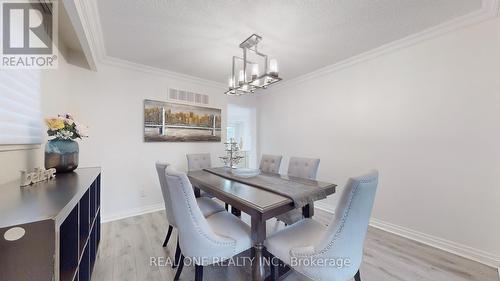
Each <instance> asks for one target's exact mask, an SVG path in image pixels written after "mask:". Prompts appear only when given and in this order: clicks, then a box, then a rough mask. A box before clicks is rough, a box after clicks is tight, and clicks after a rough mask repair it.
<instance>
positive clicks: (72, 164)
mask: <svg viewBox="0 0 500 281" xmlns="http://www.w3.org/2000/svg"><path fill="white" fill-rule="evenodd" d="M78 153H79V148H78V143H77V142H76V141H73V140H63V139H53V140H49V141H48V142H47V144H46V145H45V169H50V168H55V169H56V171H57V173H67V172H71V171H73V170H75V169H76V168H77V167H78Z"/></svg>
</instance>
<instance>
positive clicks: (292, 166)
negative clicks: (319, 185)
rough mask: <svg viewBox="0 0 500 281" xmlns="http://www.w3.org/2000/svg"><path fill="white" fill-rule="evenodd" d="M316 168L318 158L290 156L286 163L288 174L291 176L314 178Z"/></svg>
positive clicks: (316, 171) (317, 166)
mask: <svg viewBox="0 0 500 281" xmlns="http://www.w3.org/2000/svg"><path fill="white" fill-rule="evenodd" d="M318 168H319V159H314V158H301V157H292V158H290V162H289V163H288V175H289V176H291V177H297V178H304V179H310V180H315V179H316V174H317V173H318Z"/></svg>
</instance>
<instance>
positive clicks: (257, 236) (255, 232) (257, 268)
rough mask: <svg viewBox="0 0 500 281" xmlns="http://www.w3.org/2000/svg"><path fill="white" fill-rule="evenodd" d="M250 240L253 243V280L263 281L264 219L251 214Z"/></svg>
mask: <svg viewBox="0 0 500 281" xmlns="http://www.w3.org/2000/svg"><path fill="white" fill-rule="evenodd" d="M252 240H253V243H254V260H253V265H252V276H253V278H252V279H253V281H264V280H265V279H266V270H265V262H264V251H265V248H264V240H266V221H265V220H263V219H262V217H261V216H259V215H254V216H252Z"/></svg>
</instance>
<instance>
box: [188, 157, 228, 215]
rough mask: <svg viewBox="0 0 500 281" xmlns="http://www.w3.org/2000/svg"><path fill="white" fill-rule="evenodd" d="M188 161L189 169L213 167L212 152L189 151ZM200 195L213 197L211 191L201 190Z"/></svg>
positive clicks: (226, 205) (226, 206) (196, 169)
mask: <svg viewBox="0 0 500 281" xmlns="http://www.w3.org/2000/svg"><path fill="white" fill-rule="evenodd" d="M186 157H187V161H188V171H199V170H203V169H206V168H211V167H212V159H211V157H210V153H188V154H186ZM200 196H202V197H210V198H213V197H214V196H212V195H211V194H209V193H206V192H205V191H200ZM225 208H226V210H229V204H227V203H225Z"/></svg>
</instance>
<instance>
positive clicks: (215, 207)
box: [156, 162, 224, 264]
mask: <svg viewBox="0 0 500 281" xmlns="http://www.w3.org/2000/svg"><path fill="white" fill-rule="evenodd" d="M169 165H170V164H168V163H161V162H157V163H156V172H157V173H158V179H159V180H160V187H161V193H162V195H163V201H164V202H165V212H166V213H167V220H168V224H169V225H168V231H167V236H166V237H165V241H164V242H163V247H166V246H167V243H168V240H170V236H171V235H172V230H173V228H174V227H175V228H177V223H176V221H175V217H174V215H173V210H172V205H171V204H170V203H169V202H170V199H169V197H168V192H167V189H168V183H167V179H166V176H165V169H166V168H167V167H168V166H169ZM196 203H197V204H198V206H199V208H200V210H201V212H202V214H203V216H205V217H209V216H211V215H213V214H215V213H218V212H223V211H224V208H222V206H220V205H219V204H217V202H215V201H213V200H212V199H210V198H207V197H200V198H197V199H196ZM180 254H181V252H180V247H179V242H177V249H176V251H175V257H176V260H177V261H178V260H179V258H180ZM175 264H177V262H176V263H175Z"/></svg>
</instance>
